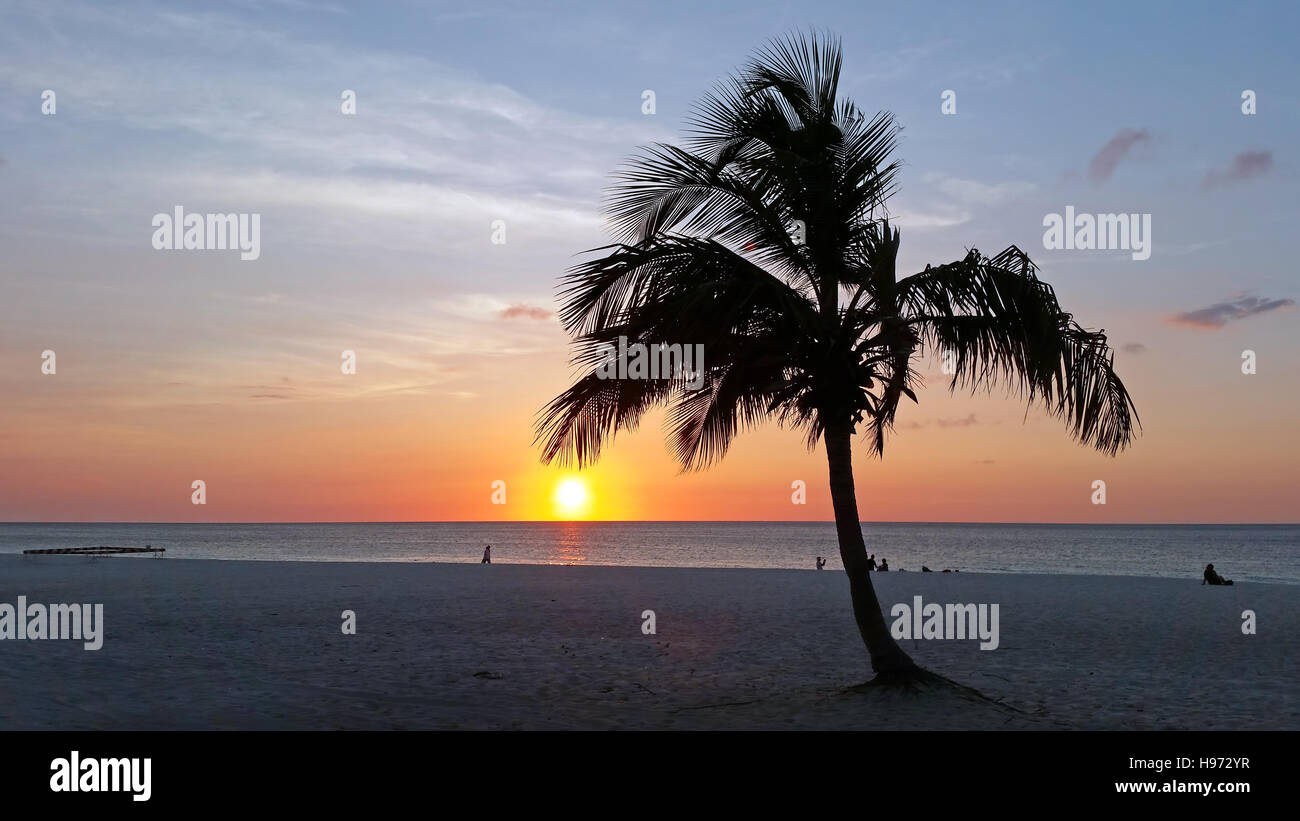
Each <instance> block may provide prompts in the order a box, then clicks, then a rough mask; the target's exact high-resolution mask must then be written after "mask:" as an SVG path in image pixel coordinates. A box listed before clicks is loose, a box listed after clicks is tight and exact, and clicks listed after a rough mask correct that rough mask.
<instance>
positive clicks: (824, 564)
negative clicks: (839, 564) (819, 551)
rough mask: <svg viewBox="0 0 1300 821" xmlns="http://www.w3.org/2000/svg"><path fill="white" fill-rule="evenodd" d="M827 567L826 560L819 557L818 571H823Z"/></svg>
mask: <svg viewBox="0 0 1300 821" xmlns="http://www.w3.org/2000/svg"><path fill="white" fill-rule="evenodd" d="M825 566H826V560H825V559H823V558H822V557H821V556H818V557H817V569H818V570H821V569H822V568H823V567H825Z"/></svg>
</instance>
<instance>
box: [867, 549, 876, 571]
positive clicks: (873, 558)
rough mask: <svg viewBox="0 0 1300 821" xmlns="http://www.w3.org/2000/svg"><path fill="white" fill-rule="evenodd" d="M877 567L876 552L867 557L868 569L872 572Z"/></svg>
mask: <svg viewBox="0 0 1300 821" xmlns="http://www.w3.org/2000/svg"><path fill="white" fill-rule="evenodd" d="M875 569H876V554H875V553H872V554H871V555H870V556H868V557H867V571H868V572H870V571H872V570H875Z"/></svg>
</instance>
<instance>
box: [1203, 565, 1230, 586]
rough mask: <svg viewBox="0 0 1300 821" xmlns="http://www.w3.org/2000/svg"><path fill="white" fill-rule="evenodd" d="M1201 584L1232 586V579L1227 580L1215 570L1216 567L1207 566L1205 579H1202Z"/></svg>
mask: <svg viewBox="0 0 1300 821" xmlns="http://www.w3.org/2000/svg"><path fill="white" fill-rule="evenodd" d="M1201 584H1232V579H1225V578H1223V577H1222V576H1220V575H1219V574H1218V572H1217V571H1216V570H1215V569H1214V565H1212V564H1207V565H1206V566H1205V578H1203V579H1201Z"/></svg>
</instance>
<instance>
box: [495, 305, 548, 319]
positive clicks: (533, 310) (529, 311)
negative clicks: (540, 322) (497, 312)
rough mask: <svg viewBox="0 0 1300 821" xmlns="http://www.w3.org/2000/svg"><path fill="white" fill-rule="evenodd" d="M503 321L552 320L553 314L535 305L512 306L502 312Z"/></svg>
mask: <svg viewBox="0 0 1300 821" xmlns="http://www.w3.org/2000/svg"><path fill="white" fill-rule="evenodd" d="M501 318H502V319H550V318H551V312H550V311H548V310H546V309H545V308H538V307H537V306H535V305H525V304H519V305H511V306H510V307H509V308H506V309H505V310H503V311H502V312H501Z"/></svg>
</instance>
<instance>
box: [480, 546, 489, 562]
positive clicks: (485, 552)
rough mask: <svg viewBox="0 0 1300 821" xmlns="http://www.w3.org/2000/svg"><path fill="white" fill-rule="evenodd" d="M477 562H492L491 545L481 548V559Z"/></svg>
mask: <svg viewBox="0 0 1300 821" xmlns="http://www.w3.org/2000/svg"><path fill="white" fill-rule="evenodd" d="M479 564H492V545H488V546H487V547H485V548H483V561H481V562H479Z"/></svg>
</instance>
